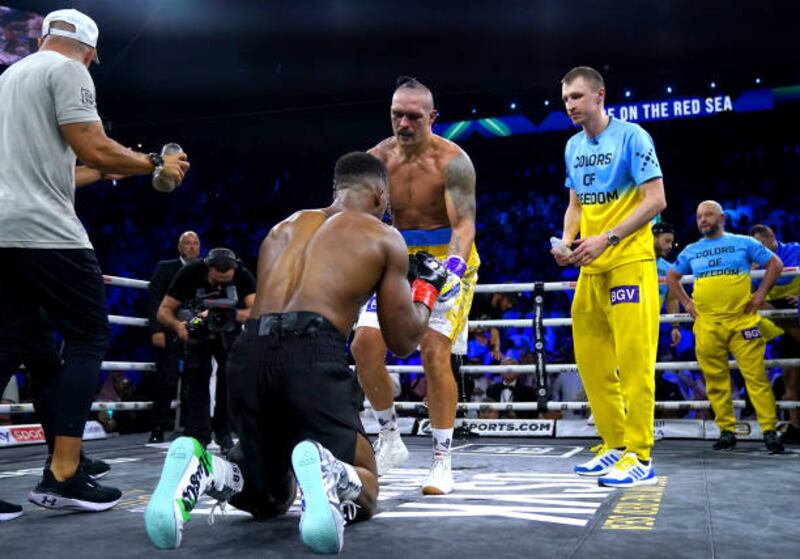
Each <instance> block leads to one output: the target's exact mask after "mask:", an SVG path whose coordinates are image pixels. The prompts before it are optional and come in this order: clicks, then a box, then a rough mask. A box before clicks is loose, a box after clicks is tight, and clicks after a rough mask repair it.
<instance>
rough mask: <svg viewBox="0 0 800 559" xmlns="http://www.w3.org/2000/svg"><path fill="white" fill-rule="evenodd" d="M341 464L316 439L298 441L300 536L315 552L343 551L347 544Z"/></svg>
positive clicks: (294, 457) (295, 462)
mask: <svg viewBox="0 0 800 559" xmlns="http://www.w3.org/2000/svg"><path fill="white" fill-rule="evenodd" d="M338 465H339V464H338V461H337V460H336V458H334V456H333V455H332V454H331V453H330V452H329V451H328V450H327V449H326V448H324V447H323V446H321V445H319V444H318V443H315V442H313V441H303V442H301V443H298V444H297V446H295V447H294V450H293V451H292V467H293V468H294V475H295V477H296V478H297V484H298V485H299V486H300V489H301V490H302V492H303V499H302V501H301V502H302V516H301V517H300V536H301V538H302V539H303V543H304V544H306V546H308V548H309V549H311V551H313V552H315V553H339V552H340V551H341V550H342V545H343V544H344V524H345V519H344V517H343V516H342V512H341V511H340V505H341V503H340V500H339V494H338V491H337V484H338V481H339V475H338V474H337V472H336V471H335V467H336V466H338Z"/></svg>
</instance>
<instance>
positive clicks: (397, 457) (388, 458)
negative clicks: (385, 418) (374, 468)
mask: <svg viewBox="0 0 800 559" xmlns="http://www.w3.org/2000/svg"><path fill="white" fill-rule="evenodd" d="M372 449H373V450H374V451H375V462H377V464H378V475H379V476H382V475H384V474H385V473H387V472H388V471H389V470H391V469H392V468H396V467H397V466H399V465H400V464H402V463H403V462H405V461H406V460H408V449H407V448H406V445H405V443H404V442H403V439H402V438H400V431H396V430H395V431H381V432H380V433H379V434H378V439H377V440H376V441H375V442H374V443H373V445H372Z"/></svg>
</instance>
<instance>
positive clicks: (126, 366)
mask: <svg viewBox="0 0 800 559" xmlns="http://www.w3.org/2000/svg"><path fill="white" fill-rule="evenodd" d="M764 365H765V366H766V367H767V368H772V367H780V368H783V367H800V358H795V359H765V360H764ZM728 366H729V367H730V368H731V369H738V368H739V366H738V364H737V363H736V361H733V360H731V361H728ZM101 368H102V370H104V371H155V370H156V364H155V363H142V362H136V361H103V364H102V367H101ZM350 368H351V369H353V370H355V367H354V366H352V365H351V366H350ZM386 368H387V369H388V370H389V372H390V373H399V374H403V375H405V374H410V373H422V372H423V369H422V365H388V366H387V367H386ZM678 370H689V371H699V370H700V364H699V363H698V362H697V361H660V362H658V363H656V371H678ZM460 371H461V372H462V373H464V374H467V375H479V374H483V373H492V374H495V375H499V374H502V373H535V372H536V365H464V366H463V367H461V369H460ZM547 372H548V373H577V372H578V366H577V365H576V364H575V363H566V364H559V363H553V364H548V365H547Z"/></svg>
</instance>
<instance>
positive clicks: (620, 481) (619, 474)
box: [597, 452, 658, 487]
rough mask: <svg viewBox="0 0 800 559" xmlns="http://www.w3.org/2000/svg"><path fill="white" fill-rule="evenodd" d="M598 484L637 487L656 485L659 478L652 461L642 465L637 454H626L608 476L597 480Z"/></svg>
mask: <svg viewBox="0 0 800 559" xmlns="http://www.w3.org/2000/svg"><path fill="white" fill-rule="evenodd" d="M597 483H598V485H601V486H603V487H637V486H639V485H655V484H656V483H658V478H657V477H656V471H655V469H653V460H652V459H651V460H650V463H648V464H642V462H640V461H639V458H638V457H637V456H636V454H635V453H633V452H626V453H625V455H624V456H623V457H622V458H621V459H620V460H619V462H617V463H616V465H615V466H614V467H613V468H612V469H611V471H610V472H609V473H608V474H607V475H605V476H602V477H599V478H597Z"/></svg>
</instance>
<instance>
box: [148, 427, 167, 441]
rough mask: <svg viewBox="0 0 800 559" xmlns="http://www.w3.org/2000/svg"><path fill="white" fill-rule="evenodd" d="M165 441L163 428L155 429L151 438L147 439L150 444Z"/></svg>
mask: <svg viewBox="0 0 800 559" xmlns="http://www.w3.org/2000/svg"><path fill="white" fill-rule="evenodd" d="M163 442H164V430H163V429H153V432H152V433H150V438H149V439H147V443H148V444H158V443H163Z"/></svg>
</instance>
